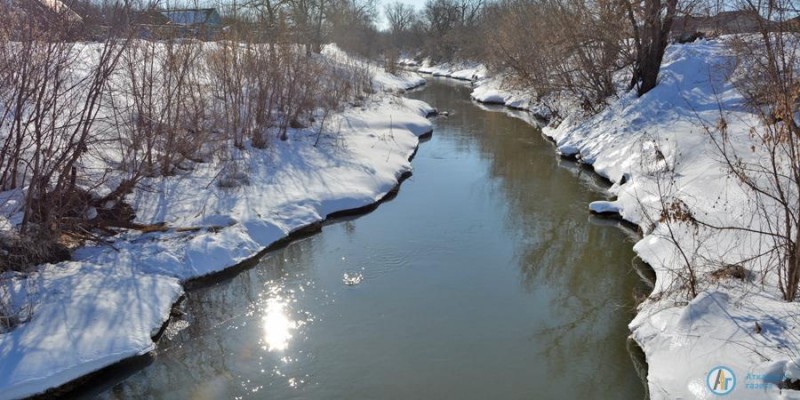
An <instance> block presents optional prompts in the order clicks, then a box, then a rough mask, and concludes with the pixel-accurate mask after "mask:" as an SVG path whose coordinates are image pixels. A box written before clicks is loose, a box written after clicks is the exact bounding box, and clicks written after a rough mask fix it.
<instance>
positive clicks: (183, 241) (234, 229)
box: [0, 72, 433, 399]
mask: <svg viewBox="0 0 800 400" xmlns="http://www.w3.org/2000/svg"><path fill="white" fill-rule="evenodd" d="M374 82H375V86H376V89H377V90H389V91H397V90H401V89H405V88H408V87H411V86H413V85H416V84H418V83H419V79H418V77H414V76H412V75H409V76H405V77H393V76H389V75H388V74H385V73H383V72H377V73H375V77H374ZM432 110H433V108H432V107H430V106H429V105H427V104H425V103H423V102H420V101H415V100H409V99H404V98H402V97H397V96H395V95H391V94H379V95H376V96H373V97H371V98H370V99H367V100H366V101H365V103H364V104H363V105H360V106H359V107H358V108H351V109H349V110H347V111H345V112H343V113H340V114H337V115H335V116H333V117H329V118H328V120H327V121H326V129H325V130H324V131H323V134H322V136H321V137H320V140H319V144H318V145H317V146H314V143H315V142H316V141H317V136H318V133H319V128H320V127H319V126H314V127H311V128H308V129H304V130H295V131H292V132H290V134H289V138H290V139H289V140H287V141H285V142H280V141H276V142H274V143H272V144H271V145H270V148H269V149H268V150H258V149H247V151H242V152H239V153H237V154H232V158H233V160H234V161H235V162H234V163H232V164H230V163H229V164H226V165H225V166H223V165H217V164H214V163H197V164H193V165H192V171H191V172H190V173H188V174H185V175H179V176H174V177H160V178H150V179H147V180H145V181H144V182H142V185H140V187H138V188H137V189H136V190H135V191H134V192H133V193H132V194H131V195H129V196H128V198H127V200H128V201H129V202H130V204H132V205H133V207H134V209H135V210H136V215H137V217H136V221H137V222H140V223H156V222H165V223H166V224H167V225H168V226H170V227H186V228H192V230H191V231H178V230H171V231H168V232H159V233H147V234H139V233H134V232H129V233H125V234H121V235H120V236H118V237H116V238H114V242H113V243H112V245H113V247H112V246H110V245H88V246H86V247H83V248H80V249H78V250H77V251H76V252H75V253H74V257H73V258H74V260H73V261H70V262H64V263H60V264H56V265H45V266H42V267H41V268H40V270H39V272H37V273H34V274H31V275H30V276H27V277H25V276H15V277H11V278H10V280H11V284H10V290H9V291H7V293H6V295H8V296H11V297H12V301H13V302H17V303H18V302H20V299H21V298H23V297H25V294H26V293H27V294H30V299H31V300H32V301H33V304H35V307H34V308H33V312H32V318H31V319H30V320H29V321H27V322H25V323H23V324H22V325H20V326H19V327H17V328H16V329H15V330H13V331H11V332H10V333H6V334H2V335H0V399H10V398H18V397H24V396H29V395H34V394H37V393H41V392H43V391H44V390H46V389H48V388H53V387H57V386H60V385H63V384H65V383H67V382H69V381H72V380H74V379H76V378H78V377H80V376H83V375H86V374H88V373H91V372H93V371H96V370H99V369H101V368H103V367H106V366H108V365H111V364H114V363H116V362H118V361H120V360H123V359H126V358H129V357H132V356H135V355H139V354H145V353H147V352H149V351H150V350H152V348H153V341H152V339H151V336H152V335H154V334H155V333H156V332H157V331H158V330H159V328H160V327H161V326H162V324H163V323H164V321H166V320H167V318H168V316H169V311H170V308H171V305H172V304H173V303H174V302H175V301H176V299H177V298H179V296H180V295H181V294H182V287H181V284H180V283H181V282H182V281H186V280H189V279H192V278H197V277H201V276H204V275H208V274H211V273H214V272H218V271H221V270H224V269H226V268H229V267H232V266H234V265H236V264H237V263H239V262H241V261H243V260H245V259H247V258H250V257H253V256H254V255H256V254H257V253H258V252H259V251H261V250H262V249H264V248H265V247H267V246H269V245H270V244H272V243H274V242H275V241H277V240H279V239H282V238H284V237H286V236H287V235H289V234H290V233H292V232H293V231H296V230H298V229H300V228H303V227H305V226H307V225H309V224H312V223H315V222H319V221H321V220H324V219H325V218H326V217H327V216H328V215H330V214H332V213H335V212H337V211H343V210H348V209H355V208H360V207H363V206H366V205H369V204H373V203H375V202H376V201H379V200H380V199H381V198H383V197H384V196H386V195H387V193H389V192H390V191H391V190H392V189H393V188H395V186H396V185H398V182H399V179H400V177H401V176H403V175H404V174H407V173H408V172H410V171H411V164H410V161H409V157H410V156H411V155H412V154H413V152H414V151H415V150H416V147H417V145H418V143H419V139H418V138H419V136H422V135H425V134H428V133H430V132H431V129H432V126H431V123H430V122H429V121H428V120H427V119H426V118H425V115H427V114H429V113H430V112H431V111H432ZM230 165H235V166H236V168H235V170H228V169H226V168H229V166H230ZM224 174H231V175H232V176H241V175H243V176H246V177H247V178H246V180H244V181H242V182H241V184H240V185H238V186H236V185H234V187H220V186H219V185H217V184H216V183H215V182H217V178H218V177H219V176H220V175H224ZM237 174H238V175H237ZM0 295H2V293H0Z"/></svg>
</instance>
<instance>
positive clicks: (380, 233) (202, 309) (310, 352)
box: [84, 79, 645, 399]
mask: <svg viewBox="0 0 800 400" xmlns="http://www.w3.org/2000/svg"><path fill="white" fill-rule="evenodd" d="M469 91H470V88H469V87H468V86H467V85H465V84H463V83H458V82H454V81H448V80H443V79H430V80H429V84H428V85H427V87H426V88H425V89H423V90H419V91H415V92H412V93H410V94H409V97H413V98H418V99H421V100H424V101H426V102H428V103H430V104H432V105H433V106H435V107H437V108H438V109H440V110H446V111H448V112H449V116H447V117H438V118H437V119H435V122H434V134H433V137H432V139H431V140H429V141H427V142H425V143H423V144H421V145H420V148H419V151H418V153H417V155H416V157H415V159H414V161H413V166H414V175H413V176H412V177H411V178H410V179H408V180H407V181H405V182H404V183H403V185H402V188H401V189H400V193H399V194H398V196H397V197H396V198H395V199H393V200H392V201H389V202H386V203H384V204H382V205H381V206H380V207H379V208H378V209H377V210H376V211H374V212H372V213H369V214H367V215H364V216H361V217H358V218H352V219H340V220H338V221H336V222H335V223H331V224H327V225H325V226H324V228H323V230H322V232H321V233H319V234H316V235H313V236H310V237H307V238H305V239H301V240H298V241H295V242H293V243H291V244H289V245H288V246H286V247H284V248H281V249H278V250H275V251H272V252H270V253H267V254H266V255H265V256H264V257H262V258H261V259H260V260H259V262H258V263H257V265H255V266H254V267H252V268H249V269H246V270H244V271H242V272H240V273H238V274H236V275H235V276H233V277H230V278H225V279H224V280H222V281H220V282H217V283H214V284H212V285H207V286H205V287H201V288H196V289H193V290H190V291H188V293H187V298H186V300H185V301H184V304H183V305H182V307H183V310H184V312H185V315H184V316H183V317H182V318H179V319H177V320H176V321H173V322H172V323H171V325H170V327H169V328H168V329H167V331H166V333H165V334H164V336H163V337H162V338H161V339H160V341H159V343H158V346H157V350H156V352H155V356H154V357H153V359H152V361H151V362H149V363H147V365H146V366H145V367H143V368H138V369H136V370H134V371H130V372H128V373H126V374H124V375H123V376H116V377H114V378H113V379H108V381H107V382H104V383H103V384H101V385H99V386H98V387H96V388H94V389H92V390H89V391H87V392H86V393H84V396H85V397H97V396H99V397H101V398H144V397H151V398H192V399H217V398H236V399H250V398H263V399H379V398H380V399H386V398H388V399H417V398H430V399H444V398H452V399H528V398H536V399H641V398H644V397H645V388H644V386H643V384H642V381H641V379H640V377H639V375H637V373H636V369H635V368H634V363H633V362H632V358H631V355H630V352H629V349H628V346H627V342H626V338H627V336H628V329H627V323H628V322H629V321H630V320H631V319H632V318H633V315H634V296H633V293H634V292H635V291H636V290H637V289H638V288H639V286H640V285H641V283H640V279H639V277H638V276H637V274H636V273H635V271H634V270H633V268H632V267H631V260H632V258H633V257H634V254H633V251H632V249H631V246H632V244H631V240H630V237H629V233H626V232H625V231H624V230H623V229H620V228H619V227H617V226H616V225H615V224H614V223H610V222H609V221H607V220H602V219H597V218H595V217H591V216H590V215H589V213H588V210H587V204H588V203H589V202H590V201H593V200H598V199H603V198H604V195H603V192H602V187H603V183H602V182H599V181H598V180H597V179H596V178H595V177H594V176H593V174H592V173H590V172H588V171H586V170H584V169H582V168H580V167H579V166H577V165H576V164H574V163H572V162H569V161H564V160H560V159H559V158H558V157H557V156H556V154H555V152H554V149H553V146H552V144H550V143H549V142H548V141H547V140H545V139H544V138H543V137H542V135H541V133H540V132H539V130H538V129H536V128H534V127H532V126H531V125H528V124H526V123H525V122H523V121H521V120H519V119H516V118H512V117H510V116H509V114H510V112H508V111H506V110H503V109H502V108H486V107H480V106H478V105H476V104H474V103H473V102H471V101H470V100H469Z"/></svg>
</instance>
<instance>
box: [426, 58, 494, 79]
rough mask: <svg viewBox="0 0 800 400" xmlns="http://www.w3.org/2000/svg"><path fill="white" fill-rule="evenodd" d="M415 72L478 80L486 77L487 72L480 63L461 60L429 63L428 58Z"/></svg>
mask: <svg viewBox="0 0 800 400" xmlns="http://www.w3.org/2000/svg"><path fill="white" fill-rule="evenodd" d="M417 72H420V73H423V74H430V75H433V76H441V77H447V78H453V79H459V80H463V81H479V80H481V79H484V78H486V76H487V74H488V70H487V69H486V67H485V66H484V65H483V64H480V63H475V62H461V63H444V64H437V65H431V63H430V60H425V61H424V62H423V63H422V66H421V67H419V68H418V69H417Z"/></svg>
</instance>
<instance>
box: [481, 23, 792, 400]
mask: <svg viewBox="0 0 800 400" xmlns="http://www.w3.org/2000/svg"><path fill="white" fill-rule="evenodd" d="M735 66H736V60H735V57H734V56H733V54H732V52H731V51H730V49H729V48H728V47H727V46H726V44H725V39H724V38H723V39H720V40H717V41H700V42H696V43H691V44H685V45H671V46H669V47H668V49H667V52H666V55H665V57H664V61H663V64H662V71H661V75H660V80H659V85H658V86H657V87H656V88H655V89H654V90H652V91H651V92H649V93H647V94H646V95H644V96H642V97H641V98H639V97H637V96H636V94H635V93H633V92H631V93H623V94H621V95H620V97H619V98H618V99H613V100H611V101H610V104H609V105H608V106H607V107H606V108H605V109H604V110H603V111H601V112H600V113H599V114H597V115H593V116H589V117H584V116H582V114H581V113H580V112H578V111H573V112H572V113H566V114H565V115H563V116H564V119H563V121H562V122H561V123H560V124H558V126H557V127H552V126H550V127H545V128H544V129H543V132H544V134H545V135H547V136H548V137H550V138H551V139H553V140H554V141H555V143H556V146H557V148H558V152H559V153H561V154H562V155H564V156H567V157H574V158H577V159H579V160H581V161H582V162H583V163H586V164H589V165H591V166H592V167H593V169H594V170H595V171H596V172H597V173H598V174H600V175H601V176H603V177H605V178H607V179H608V180H609V181H611V182H612V183H613V186H612V187H611V188H610V191H611V193H612V194H614V195H616V196H617V199H616V200H615V201H611V202H596V203H593V204H591V205H590V208H591V210H593V211H594V212H603V213H608V212H611V213H618V214H619V215H620V216H621V217H622V218H624V219H625V220H627V221H629V222H631V223H633V224H636V225H637V226H639V228H640V229H641V231H642V232H643V237H642V238H641V240H639V242H638V243H636V245H635V247H634V250H635V251H636V253H637V254H638V255H639V256H640V257H641V258H642V259H643V260H644V261H645V262H647V263H648V264H649V265H650V266H652V268H653V269H654V271H655V273H656V278H657V280H656V284H655V288H654V290H653V292H652V293H651V294H650V296H649V297H648V298H647V299H646V300H645V301H644V302H643V303H642V304H641V305H640V306H639V308H638V314H637V316H636V318H635V319H634V320H633V321H632V322H631V323H630V330H631V336H632V337H633V338H634V339H635V340H636V342H637V343H638V344H639V345H640V346H641V348H642V349H643V350H644V352H645V354H646V357H647V362H648V365H649V369H648V376H647V382H648V386H649V391H650V395H651V398H653V399H675V398H696V399H709V398H715V397H716V396H717V394H716V393H719V392H720V390H721V389H720V386H718V387H717V388H716V389H715V388H713V385H712V384H713V383H714V382H713V381H714V379H716V378H718V377H719V376H721V375H719V371H720V369H719V368H718V367H724V368H726V369H725V370H724V372H723V373H724V374H727V375H724V376H725V379H726V380H724V382H725V383H726V384H727V385H731V384H733V385H734V386H733V388H732V389H731V391H730V393H731V396H730V397H731V398H737V399H740V398H741V399H751V398H752V399H755V398H800V392H797V391H794V390H789V389H787V388H785V386H786V383H787V382H796V380H797V379H800V368H799V367H798V365H800V358H798V357H800V339H799V338H798V336H797V332H798V329H800V328H799V327H800V318H799V317H798V315H800V307H798V304H797V303H796V302H792V303H787V302H785V301H783V300H782V296H781V293H780V291H779V290H778V287H777V283H776V277H775V276H774V273H772V272H770V271H771V268H773V269H774V266H770V265H769V263H768V262H767V263H764V262H748V261H742V260H748V259H749V258H752V257H755V256H756V255H758V254H759V252H760V251H763V246H764V243H763V238H759V237H757V235H751V234H747V233H746V232H743V231H735V230H734V231H731V230H727V231H720V230H712V229H710V228H704V227H687V224H678V223H669V222H666V221H665V220H664V219H663V218H662V215H661V212H662V211H663V210H664V207H665V204H664V202H663V201H664V199H667V200H668V201H671V200H674V199H679V200H680V201H682V202H684V203H685V204H687V206H688V207H690V209H691V210H692V212H693V213H694V215H695V216H698V217H699V218H702V219H703V220H706V221H712V222H714V223H715V224H716V225H719V226H744V227H747V226H755V225H756V224H759V223H763V222H764V221H759V218H758V216H757V213H755V212H754V210H753V208H752V207H753V205H752V203H751V202H750V201H748V198H747V196H746V195H745V194H744V193H743V191H742V188H741V186H740V185H739V183H738V182H737V181H736V180H735V179H733V178H731V177H730V176H729V175H730V174H729V172H728V171H727V170H726V168H725V166H724V165H723V164H722V163H721V161H720V160H721V156H720V154H719V150H718V148H717V147H716V146H715V145H714V144H713V142H712V140H711V139H710V136H709V132H712V133H713V132H714V128H715V127H716V126H717V124H718V122H719V120H720V118H721V117H724V119H725V120H726V122H727V134H728V135H730V137H731V138H732V140H731V142H732V143H734V144H735V146H737V149H736V150H737V151H739V152H740V154H744V155H745V156H744V157H746V158H747V159H758V157H763V155H762V154H760V153H759V152H758V151H757V150H751V146H752V149H756V148H757V147H758V146H757V143H754V142H753V139H752V137H751V136H750V132H751V129H759V126H760V125H761V124H762V122H761V120H760V119H759V117H758V115H756V114H755V113H753V112H752V111H750V110H748V109H747V108H746V107H745V106H744V104H745V100H744V98H743V96H742V95H741V94H740V93H739V92H738V91H737V89H736V87H735V86H734V84H733V83H732V80H733V79H736V77H737V76H738V77H739V78H741V76H742V75H741V74H739V75H737V73H736V71H735ZM472 97H473V99H475V100H477V101H480V102H484V103H494V104H504V105H506V106H509V107H513V108H521V109H526V110H530V111H531V112H532V113H535V114H540V115H545V114H543V113H546V112H547V111H548V109H547V107H543V106H542V105H540V104H537V103H535V102H534V101H532V100H531V99H530V98H527V97H526V96H525V93H523V92H519V91H513V90H505V89H504V88H503V86H502V82H501V79H500V78H498V77H495V78H491V77H490V78H488V79H485V80H483V81H481V82H479V83H478V87H477V88H476V89H475V90H474V91H473V93H472ZM564 109H567V110H569V109H570V108H569V107H566V108H562V109H561V111H562V112H563V111H564ZM571 109H572V110H577V108H575V107H572V108H571ZM709 127H710V129H709ZM750 157H752V158H750ZM754 215H755V216H754ZM776 218H777V215H776ZM773 222H774V221H773ZM668 224H669V225H668ZM748 224H751V225H748ZM670 228H672V229H670ZM676 243H678V244H680V247H681V248H680V249H679V248H678V247H677V246H676ZM681 251H683V254H682V253H681ZM684 256H686V257H684ZM687 259H688V260H689V262H690V264H691V266H692V268H693V269H694V273H695V275H696V276H697V280H698V282H697V287H698V295H697V296H696V297H694V298H690V296H688V294H687V288H686V274H687V267H686V260H687ZM760 261H763V260H760ZM609 267H610V268H611V267H612V266H609ZM617 267H619V266H617ZM617 272H618V271H616V272H615V271H609V273H617ZM709 380H710V381H711V382H710V381H709ZM709 382H710V383H709ZM728 387H730V386H728ZM714 390H716V393H715V392H714Z"/></svg>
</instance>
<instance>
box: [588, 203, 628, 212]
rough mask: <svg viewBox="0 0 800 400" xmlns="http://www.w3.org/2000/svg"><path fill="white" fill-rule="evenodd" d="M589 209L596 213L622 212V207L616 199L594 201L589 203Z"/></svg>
mask: <svg viewBox="0 0 800 400" xmlns="http://www.w3.org/2000/svg"><path fill="white" fill-rule="evenodd" d="M589 210H591V211H592V212H593V213H596V214H621V213H622V207H620V205H619V204H618V203H616V202H614V201H593V202H591V203H589Z"/></svg>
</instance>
